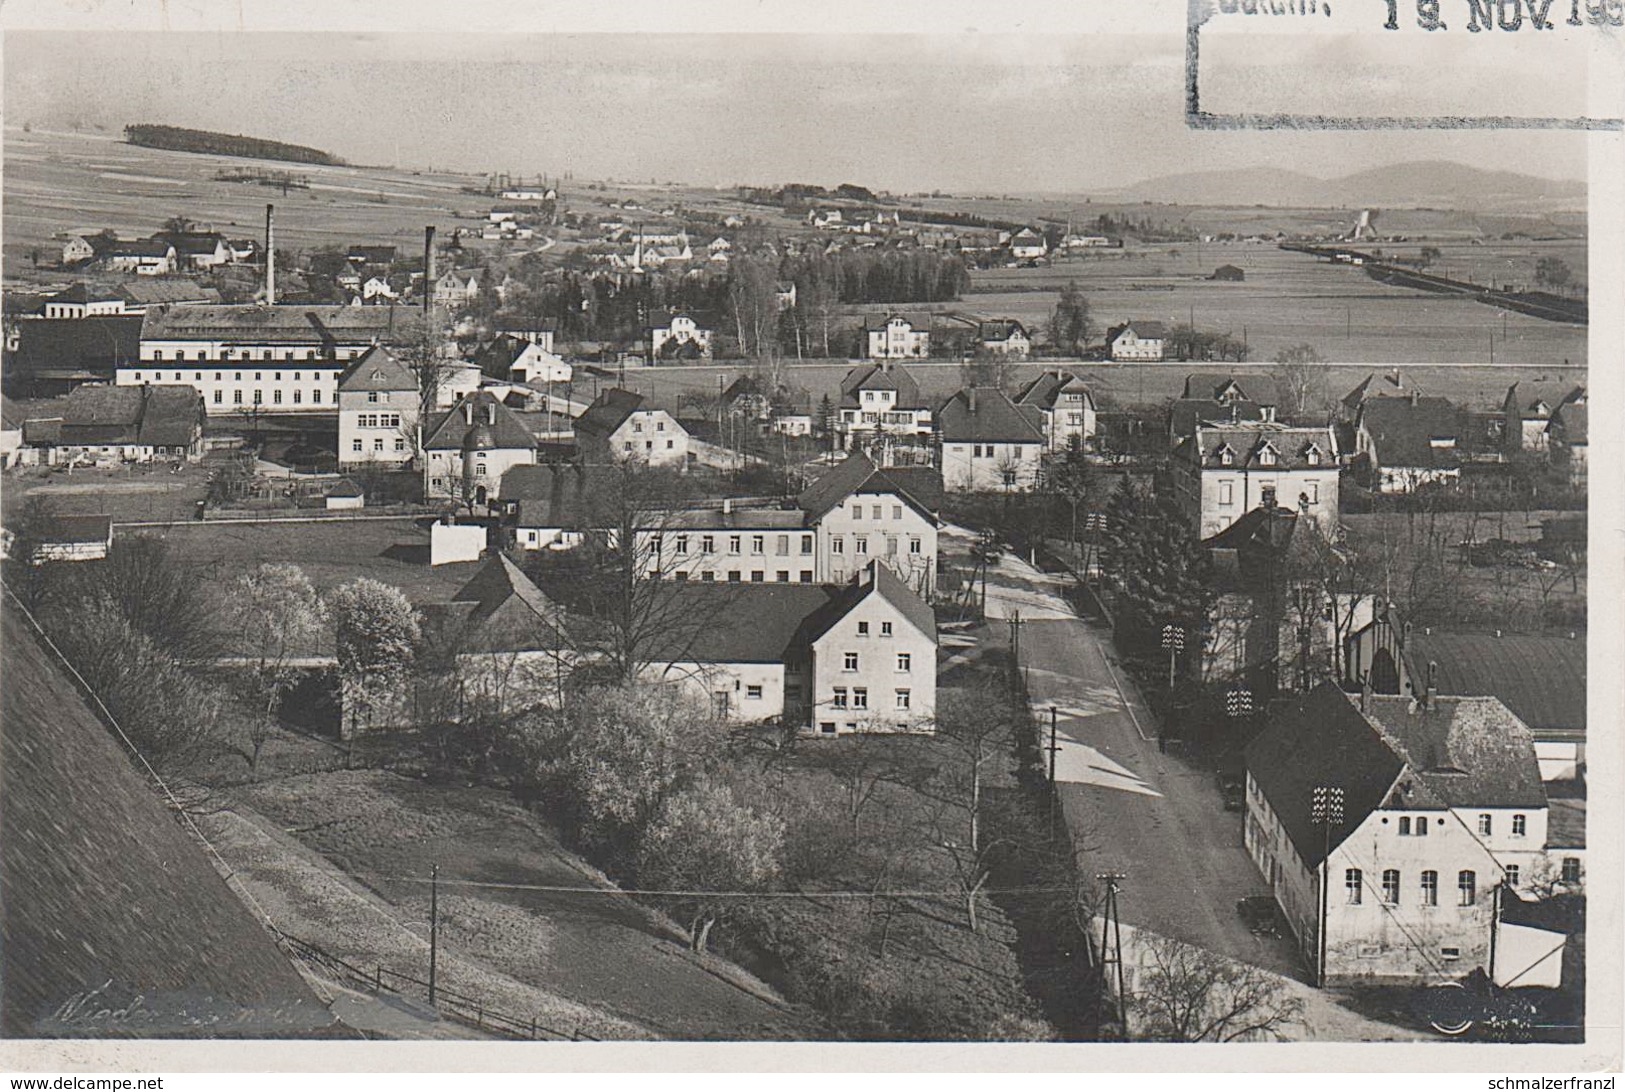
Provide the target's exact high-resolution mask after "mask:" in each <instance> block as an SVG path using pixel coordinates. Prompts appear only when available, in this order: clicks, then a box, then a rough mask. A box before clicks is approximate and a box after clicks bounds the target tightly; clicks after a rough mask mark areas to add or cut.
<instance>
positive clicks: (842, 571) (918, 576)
mask: <svg viewBox="0 0 1625 1092" xmlns="http://www.w3.org/2000/svg"><path fill="white" fill-rule="evenodd" d="M796 507H797V508H798V509H800V511H801V512H802V513H803V515H804V518H805V525H806V526H807V527H808V528H810V529H811V530H812V531H813V532H814V534H815V539H814V549H815V551H816V556H815V558H814V563H815V571H816V573H817V578H818V579H819V580H823V581H834V582H837V583H838V582H841V581H844V580H846V579H847V578H848V577H849V576H851V575H852V574H853V573H854V572H856V571H857V570H858V569H860V568H862V567H863V566H864V565H866V564H868V563H869V561H871V560H878V561H880V562H881V563H883V564H884V565H885V566H886V567H887V568H889V569H891V570H892V572H893V573H894V574H895V575H896V576H897V577H898V579H900V580H902V581H903V582H904V583H905V584H906V585H908V587H909V588H910V589H911V590H913V592H914V593H915V594H916V595H919V596H922V597H926V598H929V597H930V596H931V595H932V593H933V591H934V589H935V587H936V578H937V558H938V547H937V534H938V529H939V528H940V526H941V520H940V519H939V518H938V513H939V512H940V511H941V510H942V475H941V474H939V473H938V472H937V471H936V470H935V469H934V468H932V467H927V466H889V467H880V466H878V465H876V463H875V461H874V460H873V459H871V458H870V457H869V456H868V455H866V454H864V453H863V452H861V451H860V452H854V453H853V454H851V455H848V456H847V457H846V458H845V459H844V460H842V461H841V462H840V463H839V464H837V465H836V466H834V467H832V468H831V469H830V470H828V471H827V472H825V473H824V474H823V476H821V477H820V478H818V479H817V480H816V481H814V482H813V483H812V484H811V485H809V486H808V487H807V488H806V489H804V490H802V492H801V495H800V496H798V497H797V498H796Z"/></svg>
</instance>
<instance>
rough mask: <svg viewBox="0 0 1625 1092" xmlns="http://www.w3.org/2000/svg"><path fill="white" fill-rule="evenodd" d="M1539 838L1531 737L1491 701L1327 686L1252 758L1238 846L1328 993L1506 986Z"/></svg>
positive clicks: (1542, 811) (1543, 822)
mask: <svg viewBox="0 0 1625 1092" xmlns="http://www.w3.org/2000/svg"><path fill="white" fill-rule="evenodd" d="M1331 790H1336V792H1337V793H1338V794H1339V796H1338V798H1337V799H1336V801H1335V803H1336V805H1337V806H1336V807H1334V806H1333V805H1332V798H1331V797H1330V796H1328V793H1329V792H1330V791H1331ZM1546 827H1547V800H1546V792H1545V789H1544V788H1543V786H1542V784H1541V780H1540V769H1539V766H1538V765H1537V763H1536V759H1535V749H1534V743H1533V741H1532V739H1531V738H1530V734H1529V730H1528V729H1527V728H1526V727H1525V726H1524V725H1523V723H1522V722H1521V721H1519V720H1518V718H1517V717H1515V716H1513V715H1512V713H1511V712H1509V711H1508V710H1507V708H1506V707H1505V706H1504V705H1502V704H1501V703H1500V702H1499V701H1498V700H1496V699H1495V698H1490V697H1439V696H1438V695H1437V694H1436V693H1434V692H1432V691H1431V690H1430V691H1428V692H1426V693H1424V694H1421V695H1417V696H1410V697H1400V696H1387V695H1376V694H1370V693H1366V694H1363V695H1361V694H1346V693H1344V692H1343V691H1341V690H1339V689H1338V688H1337V687H1336V686H1335V685H1334V684H1331V683H1326V684H1323V685H1322V686H1320V687H1318V688H1316V689H1315V690H1312V691H1310V692H1309V693H1308V694H1305V695H1304V696H1302V697H1301V698H1298V699H1297V700H1296V701H1294V702H1292V703H1291V704H1290V705H1289V706H1287V707H1285V708H1283V709H1281V710H1280V711H1278V712H1277V713H1276V715H1275V716H1274V717H1273V718H1272V719H1271V721H1270V724H1269V725H1268V726H1267V727H1266V728H1265V729H1264V730H1263V731H1262V732H1261V733H1260V734H1259V735H1258V737H1257V738H1255V739H1254V741H1253V742H1252V743H1251V744H1250V745H1249V746H1248V748H1247V818H1246V832H1245V839H1246V844H1247V850H1248V852H1249V853H1250V854H1251V856H1252V858H1253V861H1254V862H1255V863H1256V864H1257V866H1258V869H1259V871H1260V872H1261V873H1262V875H1263V877H1264V880H1265V882H1266V883H1268V885H1269V888H1270V891H1271V893H1272V894H1273V895H1274V896H1275V898H1276V900H1277V902H1278V903H1279V904H1280V907H1281V910H1282V911H1283V913H1284V916H1285V918H1286V922H1287V925H1288V926H1289V927H1290V929H1291V930H1292V933H1293V935H1294V937H1295V938H1296V940H1297V943H1298V945H1299V947H1300V949H1301V951H1302V952H1303V955H1304V958H1305V961H1306V962H1307V963H1308V965H1309V966H1310V967H1311V968H1316V969H1317V970H1318V972H1319V973H1318V975H1317V978H1318V980H1319V981H1320V982H1321V983H1322V984H1326V983H1339V982H1345V983H1346V982H1354V981H1383V982H1395V983H1418V984H1422V983H1426V984H1434V983H1441V982H1444V981H1448V980H1452V979H1456V978H1461V977H1465V976H1466V975H1467V974H1468V973H1469V972H1470V971H1472V970H1474V969H1475V968H1483V969H1484V970H1485V971H1486V972H1488V973H1491V974H1492V975H1496V976H1497V977H1500V976H1501V974H1502V972H1503V967H1501V966H1495V965H1493V961H1496V960H1497V959H1499V958H1503V957H1504V955H1505V953H1504V952H1497V951H1496V948H1497V947H1498V945H1497V942H1496V938H1497V937H1503V938H1504V939H1506V940H1508V941H1509V942H1510V941H1511V940H1512V939H1516V936H1515V934H1514V935H1512V936H1509V935H1508V933H1507V931H1506V927H1505V926H1504V925H1503V924H1502V923H1501V920H1500V919H1501V918H1502V916H1503V914H1504V911H1505V910H1506V908H1507V905H1508V904H1509V902H1511V903H1518V902H1521V901H1522V900H1523V899H1524V898H1526V897H1529V896H1531V895H1532V894H1533V892H1531V891H1530V888H1531V886H1532V884H1531V881H1534V880H1536V879H1538V878H1539V877H1540V876H1541V875H1542V874H1543V873H1544V872H1545V871H1546V870H1547V833H1546ZM1556 944H1557V948H1558V949H1559V950H1560V949H1561V944H1562V941H1561V937H1559V938H1557V940H1556ZM1511 946H1512V945H1511V944H1510V943H1508V944H1507V945H1504V946H1503V947H1504V948H1510V947H1511ZM1512 962H1521V960H1513V961H1512ZM1520 969H1521V968H1520ZM1520 984H1539V979H1538V978H1537V979H1533V980H1531V979H1527V978H1526V979H1525V980H1524V982H1522V983H1520Z"/></svg>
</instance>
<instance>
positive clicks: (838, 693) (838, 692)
mask: <svg viewBox="0 0 1625 1092" xmlns="http://www.w3.org/2000/svg"><path fill="white" fill-rule="evenodd" d="M830 704H831V705H833V706H835V708H837V709H845V708H846V687H844V686H837V687H836V688H835V690H834V697H833V698H831V699H830Z"/></svg>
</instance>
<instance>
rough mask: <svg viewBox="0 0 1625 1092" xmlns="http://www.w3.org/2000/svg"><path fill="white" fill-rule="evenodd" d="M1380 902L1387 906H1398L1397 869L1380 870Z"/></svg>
mask: <svg viewBox="0 0 1625 1092" xmlns="http://www.w3.org/2000/svg"><path fill="white" fill-rule="evenodd" d="M1382 901H1383V902H1385V903H1387V904H1388V905H1389V906H1398V905H1399V869H1397V868H1385V869H1383V870H1382Z"/></svg>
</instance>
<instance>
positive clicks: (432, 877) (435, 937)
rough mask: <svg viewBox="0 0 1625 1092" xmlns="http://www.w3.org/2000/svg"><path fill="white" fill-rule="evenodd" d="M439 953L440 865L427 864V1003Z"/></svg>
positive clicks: (431, 993) (431, 991)
mask: <svg viewBox="0 0 1625 1092" xmlns="http://www.w3.org/2000/svg"><path fill="white" fill-rule="evenodd" d="M439 954H440V866H439V865H438V864H434V865H430V866H429V1004H430V1006H433V1005H434V995H435V991H434V981H435V970H436V965H437V964H438V962H439V960H438V956H439Z"/></svg>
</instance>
